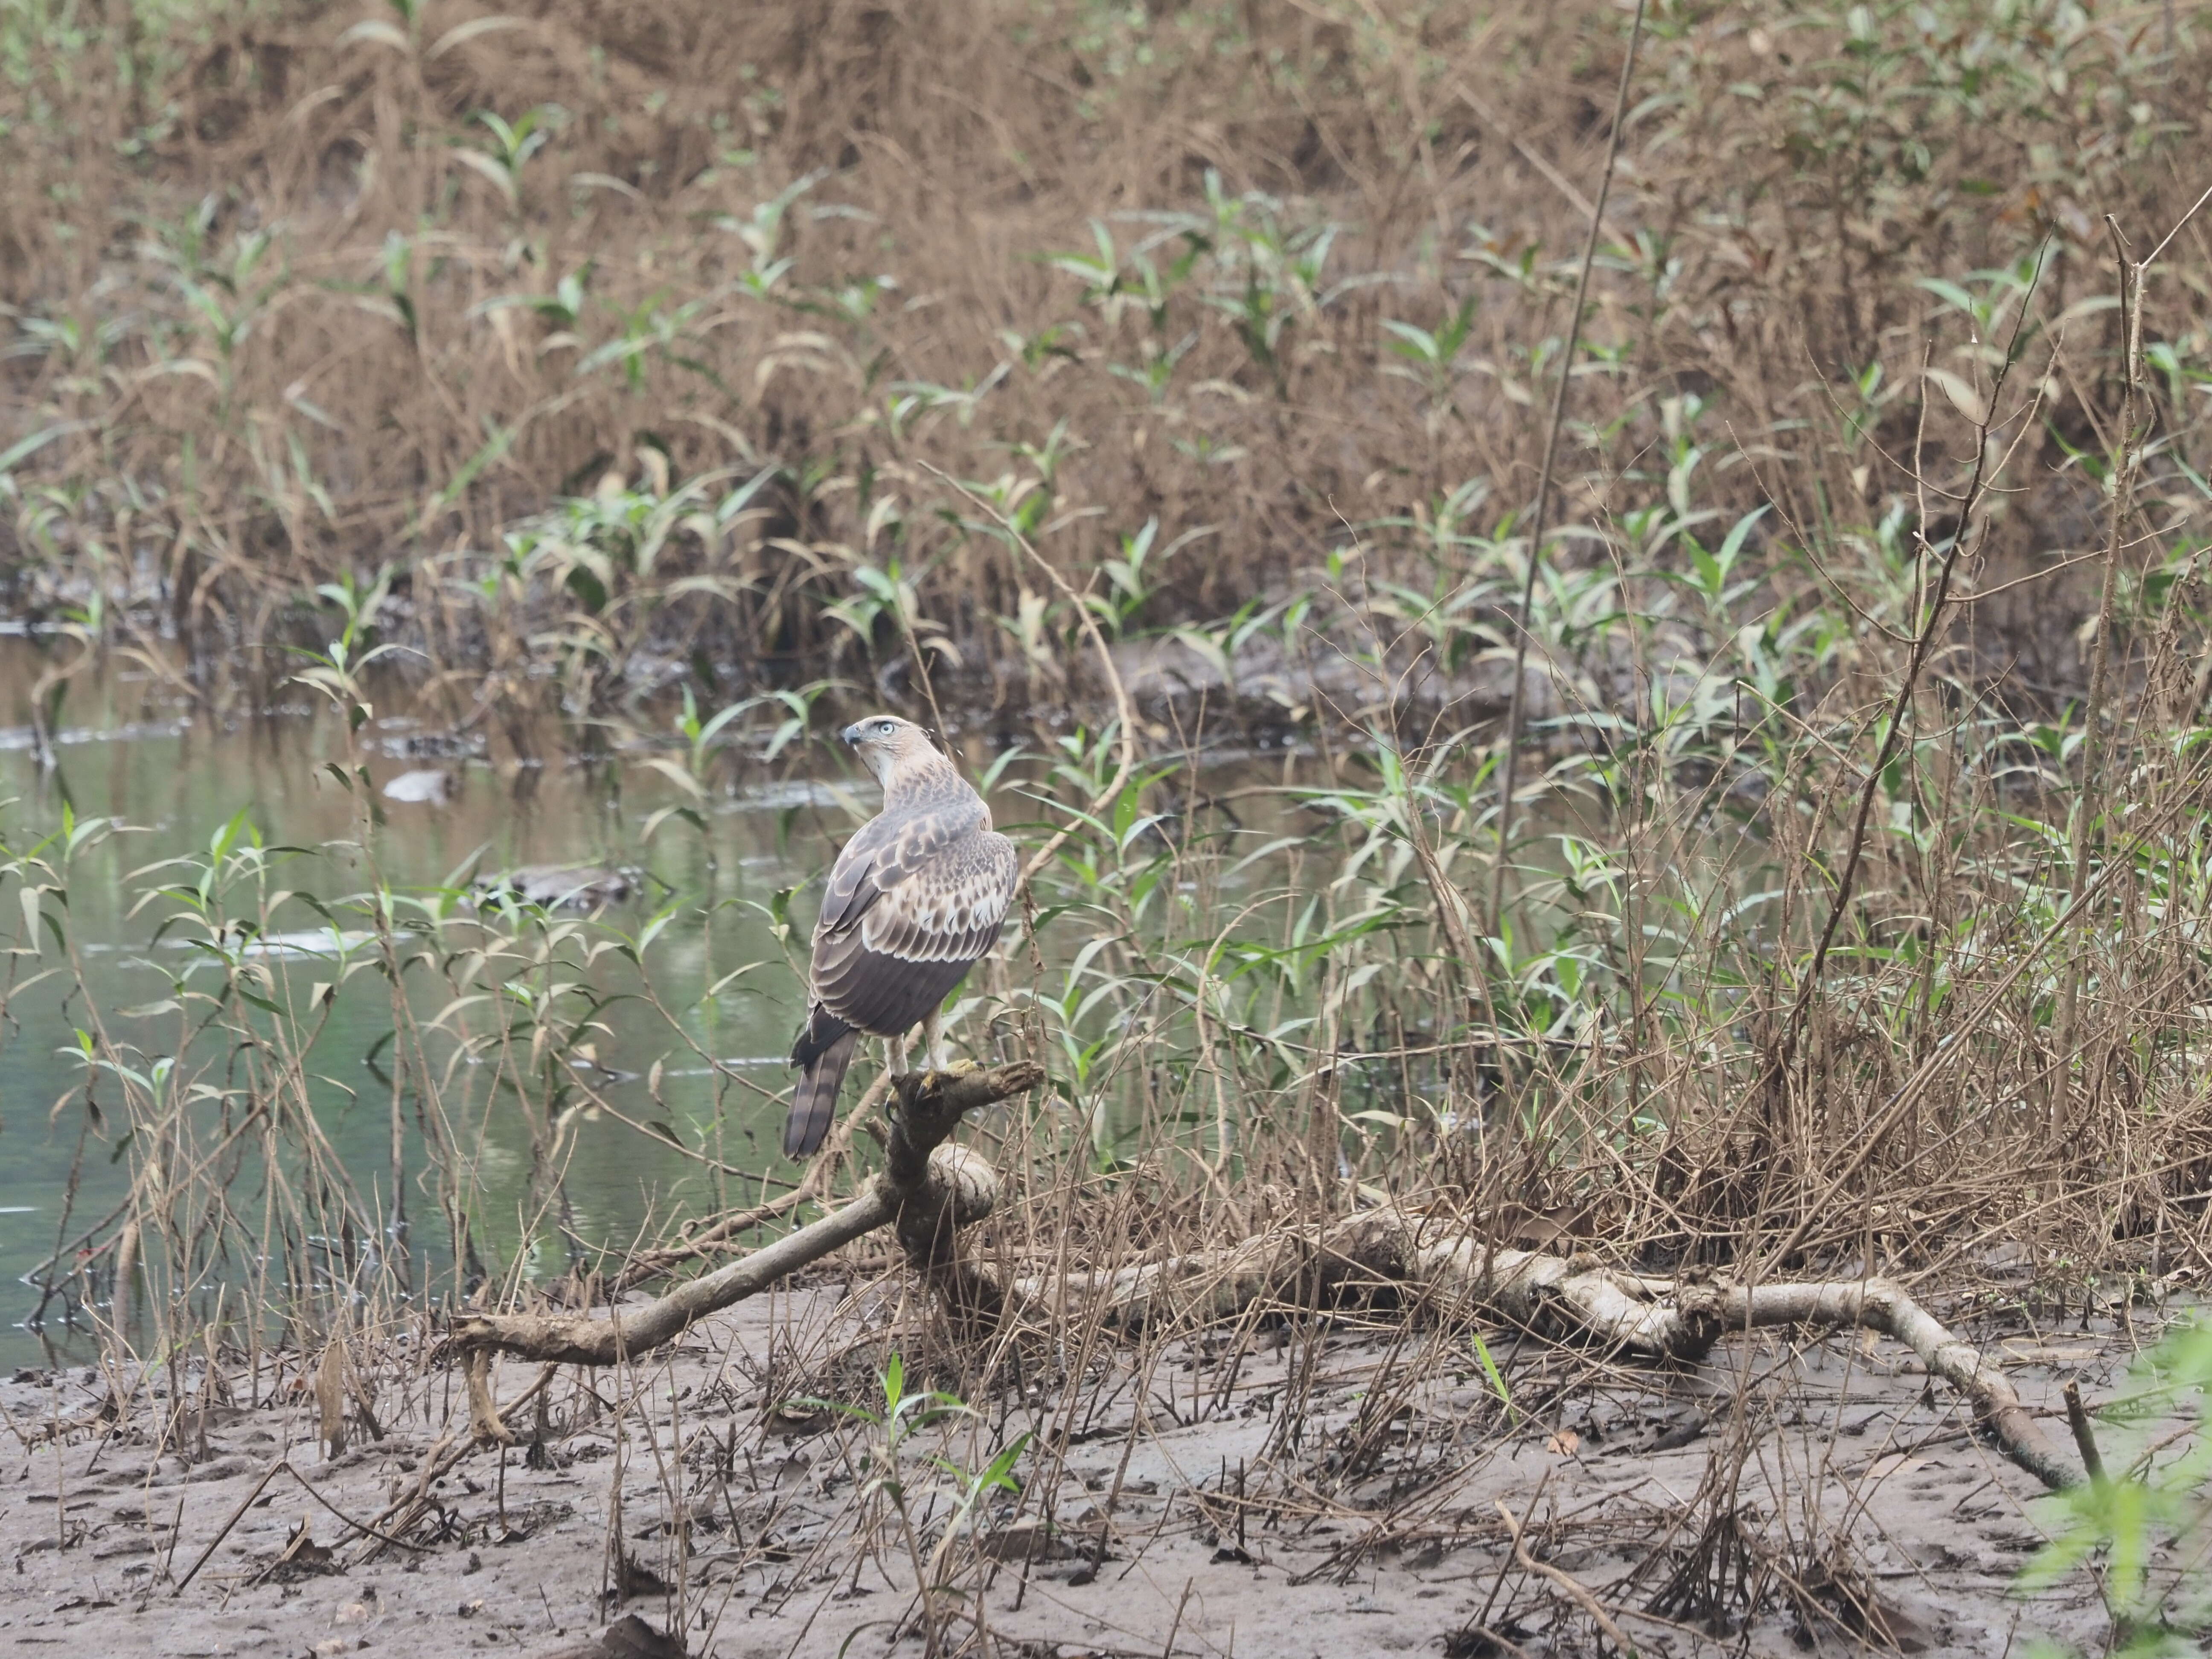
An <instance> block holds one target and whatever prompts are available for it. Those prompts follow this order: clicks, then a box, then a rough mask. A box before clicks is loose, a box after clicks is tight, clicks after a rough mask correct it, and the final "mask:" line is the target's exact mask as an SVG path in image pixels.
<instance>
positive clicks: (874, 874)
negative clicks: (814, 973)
mask: <svg viewBox="0 0 2212 1659" xmlns="http://www.w3.org/2000/svg"><path fill="white" fill-rule="evenodd" d="M989 822H990V816H989V814H988V813H987V812H986V811H984V809H983V803H982V802H981V800H977V799H973V798H972V797H971V798H970V799H969V800H968V801H965V802H960V803H957V804H956V805H953V806H952V807H951V808H949V809H945V810H939V811H930V812H920V813H912V814H899V813H892V812H884V813H882V814H879V815H878V816H877V817H872V818H870V819H869V820H868V821H867V823H864V824H862V825H861V826H860V833H859V834H857V835H855V836H854V837H853V839H852V840H850V841H848V842H846V843H845V850H844V851H843V852H842V853H840V854H837V861H836V864H834V865H832V866H830V868H829V884H828V886H827V888H826V889H825V890H824V891H823V895H822V914H821V915H820V916H819V917H817V919H816V921H815V923H814V938H815V942H816V944H817V945H819V944H820V942H821V940H822V939H823V937H824V936H825V935H827V934H831V933H846V932H849V931H850V930H851V929H852V928H854V927H857V926H859V925H860V920H861V918H862V917H864V916H865V915H867V913H868V912H869V910H870V909H872V908H873V907H874V905H875V903H876V902H877V901H878V899H880V898H881V897H882V896H884V893H885V892H887V891H889V890H890V889H892V888H894V887H897V886H900V885H902V884H904V883H905V882H906V881H907V879H908V878H909V877H911V876H912V875H913V874H914V872H915V871H917V870H919V869H920V868H921V866H924V865H926V864H927V863H928V862H929V861H930V860H932V859H933V858H934V857H936V855H937V854H939V853H940V852H942V851H944V850H945V848H947V847H950V846H952V845H955V844H957V842H960V841H962V840H963V839H965V838H967V837H969V836H973V835H975V833H976V831H977V830H978V829H981V828H982V827H983V826H985V825H987V824H988V823H989Z"/></svg>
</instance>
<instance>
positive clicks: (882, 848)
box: [783, 714, 1018, 1158]
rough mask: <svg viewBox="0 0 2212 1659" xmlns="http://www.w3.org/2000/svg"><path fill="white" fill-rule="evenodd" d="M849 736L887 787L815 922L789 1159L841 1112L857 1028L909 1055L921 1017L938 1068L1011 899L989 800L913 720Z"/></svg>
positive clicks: (1010, 858) (835, 870)
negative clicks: (957, 999)
mask: <svg viewBox="0 0 2212 1659" xmlns="http://www.w3.org/2000/svg"><path fill="white" fill-rule="evenodd" d="M843 735H844V738H845V741H846V742H847V743H848V744H851V745H852V746H853V749H854V752H855V753H857V754H858V755H859V756H860V760H861V762H862V763H863V764H865V765H866V767H867V769H869V770H870V771H872V772H873V773H874V774H875V775H876V781H878V783H880V784H882V785H883V787H884V810H883V811H881V812H879V813H878V814H877V815H876V817H872V818H871V819H870V820H869V821H868V822H867V823H866V824H864V825H863V826H861V829H860V834H858V835H856V836H854V837H853V839H852V840H851V841H849V842H846V843H845V850H844V851H843V852H842V853H840V854H838V855H837V862H836V865H834V866H832V867H831V869H830V871H829V888H828V890H826V891H825V892H824V893H823V896H822V915H821V919H820V920H819V921H817V922H816V923H815V924H814V960H813V963H812V966H811V969H810V971H809V974H808V987H807V1000H808V1003H809V1007H808V1010H807V1016H806V1029H805V1030H803V1031H801V1032H800V1033H799V1042H798V1043H797V1044H796V1045H795V1046H794V1047H793V1049H792V1051H791V1063H792V1064H793V1065H794V1066H804V1067H805V1072H804V1073H803V1074H802V1075H801V1076H800V1078H799V1090H798V1092H797V1093H796V1094H794V1095H793V1097H792V1101H791V1115H790V1116H789V1117H788V1118H787V1119H786V1120H785V1121H784V1125H783V1152H784V1156H785V1157H786V1158H806V1157H809V1156H811V1154H812V1153H813V1152H815V1151H816V1150H817V1148H818V1147H819V1146H821V1145H822V1141H823V1137H824V1136H825V1135H827V1134H828V1133H829V1125H830V1122H831V1121H832V1120H834V1119H835V1118H836V1115H837V1087H838V1085H840V1084H841V1083H842V1082H843V1081H844V1080H845V1068H846V1067H847V1066H849V1065H850V1064H852V1060H853V1049H854V1046H855V1045H857V1044H858V1043H859V1042H860V1036H861V1034H862V1033H863V1032H866V1033H867V1034H868V1035H870V1036H879V1037H882V1038H884V1039H885V1041H886V1042H887V1044H888V1046H889V1048H890V1063H891V1065H892V1066H893V1067H894V1069H903V1068H904V1066H905V1064H906V1037H907V1033H908V1032H909V1031H911V1030H913V1029H914V1028H915V1026H916V1025H917V1024H919V1025H921V1026H922V1028H923V1034H922V1040H923V1042H925V1043H926V1044H927V1047H928V1050H929V1063H930V1064H931V1065H932V1066H936V1067H938V1068H939V1069H942V1068H943V1066H944V1064H945V1061H944V1058H943V1055H942V1054H941V1053H940V1052H939V1049H940V1044H941V1042H942V1040H943V1039H942V1037H941V1036H940V1035H939V1030H938V1024H937V1022H938V1015H939V1011H940V1009H941V1006H942V1005H943V1003H944V1001H945V998H946V997H947V996H948V995H950V994H951V991H952V987H954V986H956V985H957V984H959V983H960V981H962V980H963V979H964V978H965V977H966V976H967V974H968V970H969V969H970V968H972V967H974V966H975V964H976V963H978V962H981V960H982V959H983V958H984V957H986V956H987V955H988V954H989V953H990V950H991V947H992V945H994V944H996V943H997V942H998V938H999V929H1000V927H1001V926H1002V925H1003V924H1004V923H1005V921H1006V906H1007V904H1008V903H1009V902H1012V898H1013V896H1014V883H1015V880H1016V878H1017V875H1018V863H1017V860H1016V859H1015V857H1014V844H1013V842H1010V841H1008V840H1007V839H1006V837H1005V836H1002V835H1000V834H999V833H998V832H997V831H996V830H994V829H992V828H991V809H990V808H989V807H988V806H986V805H984V804H983V798H982V797H981V795H979V794H977V793H975V790H974V789H972V788H970V787H969V784H968V781H967V780H966V779H965V778H963V777H962V776H961V775H960V774H959V772H958V771H957V769H955V768H954V766H953V764H952V763H951V761H950V760H948V759H946V758H945V756H943V755H942V754H939V752H938V750H937V747H936V745H935V744H932V743H931V742H930V740H929V738H928V736H927V733H925V732H923V731H922V729H921V727H920V726H915V725H914V724H913V723H912V722H911V721H908V720H899V719H896V718H895V717H894V716H892V715H889V714H877V715H872V716H871V717H870V718H868V719H866V720H861V721H860V722H859V723H858V724H856V725H853V726H847V727H846V728H845V731H844V733H843Z"/></svg>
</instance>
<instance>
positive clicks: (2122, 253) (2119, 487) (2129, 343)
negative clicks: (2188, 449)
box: [2051, 209, 2194, 1152]
mask: <svg viewBox="0 0 2212 1659" xmlns="http://www.w3.org/2000/svg"><path fill="white" fill-rule="evenodd" d="M2191 211H2192V212H2193V211H2194V209H2192V210H2191ZM2105 223H2106V227H2107V228H2109V229H2110V230H2111V232H2112V256H2113V258H2115V259H2116V260H2117V261H2118V264H2119V268H2120V349H2121V352H2122V354H2123V357H2124V362H2123V363H2122V372H2123V373H2124V374H2125V375H2126V379H2125V380H2124V382H2123V386H2124V391H2123V392H2122V393H2121V398H2120V447H2119V453H2118V456H2117V457H2115V458H2114V461H2113V473H2112V522H2111V524H2110V525H2109V526H2107V527H2106V532H2105V574H2104V582H2103V586H2101V588H2100V590H2099V592H2098V596H2097V641H2096V645H2095V647H2094V649H2093V650H2092V652H2091V653H2090V656H2089V699H2088V702H2087V705H2086V706H2085V707H2084V708H2083V709H2082V711H2081V720H2082V737H2081V795H2080V797H2079V798H2078V799H2076V800H2075V804H2074V829H2073V835H2072V836H2071V837H2070V838H2069V846H2068V848H2067V851H2068V854H2069V859H2070V860H2071V862H2072V865H2073V869H2072V872H2071V880H2070V883H2069V886H2068V889H2067V894H2066V898H2067V902H2068V904H2069V905H2077V904H2079V903H2080V902H2081V892H2082V889H2083V888H2084V887H2085V886H2086V885H2087V883H2088V879H2089V854H2090V846H2089V838H2090V828H2091V825H2092V824H2093V823H2094V822H2095V821H2096V820H2097V818H2098V817H2099V816H2100V813H2101V812H2102V811H2103V805H2104V793H2105V788H2104V785H2105V748H2106V744H2105V694H2106V678H2107V673H2108V670H2109V667H2110V665H2111V662H2112V597H2113V592H2114V590H2115V589H2116V588H2117V586H2118V579H2119V568H2120V544H2121V542H2122V541H2123V540H2124V539H2125V537H2126V533H2127V522H2128V519H2129V517H2130V514H2131V513H2132V512H2133V510H2134V506H2135V484H2136V462H2137V460H2138V459H2139V458H2138V455H2137V453H2136V396H2137V392H2138V391H2139V390H2140V387H2141V385H2142V374H2141V368H2140V366H2141V363H2142V278H2143V270H2144V269H2145V267H2146V266H2147V265H2148V263H2149V261H2148V260H2146V261H2145V262H2144V263H2143V264H2141V265H2138V264H2132V263H2130V260H2129V258H2128V251H2127V244H2126V243H2125V242H2124V240H2122V239H2121V236H2120V228H2119V226H2118V223H2117V222H2114V220H2113V218H2112V216H2111V215H2110V214H2106V216H2105ZM2168 240H2171V239H2170V238H2169V239H2168ZM2160 246H2161V247H2163V246H2165V244H2164V243H2160ZM2079 943H2080V942H2079V941H2078V940H2077V941H2076V944H2077V946H2078V945H2079ZM2080 1013H2081V951H2080V950H2079V949H2078V948H2077V949H2075V950H2074V951H2069V953H2068V955H2067V957H2066V969H2065V977H2064V979H2063V981H2061V984H2060V988H2059V1005H2058V1053H2057V1055H2056V1057H2055V1062H2054V1063H2055V1070H2054V1072H2053V1074H2052V1082H2051V1148H2052V1150H2053V1151H2054V1152H2056V1151H2058V1150H2059V1149H2060V1148H2062V1147H2063V1145H2064V1143H2065V1139H2066V1130H2067V1122H2068V1119H2069V1116H2070V1109H2071V1096H2072V1084H2073V1071H2074V1043H2075V1023H2076V1021H2077V1019H2078V1018H2079V1016H2080Z"/></svg>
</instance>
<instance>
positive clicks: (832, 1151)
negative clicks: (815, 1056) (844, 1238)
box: [607, 1072, 892, 1296]
mask: <svg viewBox="0 0 2212 1659" xmlns="http://www.w3.org/2000/svg"><path fill="white" fill-rule="evenodd" d="M891 1082H892V1078H891V1074H890V1073H889V1072H884V1073H879V1074H878V1076H877V1078H876V1080H875V1081H874V1082H872V1083H871V1084H870V1085H868V1086H867V1090H866V1092H865V1093H863V1094H862V1095H861V1097H860V1099H859V1101H858V1102H857V1103H854V1107H853V1109H852V1110H850V1111H848V1112H847V1113H846V1114H845V1115H844V1116H842V1117H841V1118H840V1119H838V1120H837V1126H836V1127H835V1128H834V1129H832V1130H831V1131H830V1132H829V1142H828V1144H827V1145H825V1146H823V1149H822V1150H821V1152H817V1154H816V1155H815V1157H814V1159H813V1162H812V1163H811V1164H808V1165H807V1169H806V1174H805V1176H804V1177H803V1178H802V1179H801V1180H800V1182H799V1185H797V1186H796V1187H794V1188H792V1189H791V1190H790V1191H789V1192H787V1193H785V1194H781V1196H780V1197H776V1198H770V1199H763V1200H762V1201H761V1202H760V1203H758V1204H756V1205H754V1206H752V1208H750V1209H749V1210H740V1211H738V1212H737V1213H736V1214H735V1215H727V1216H724V1217H723V1218H721V1219H720V1221H717V1222H714V1223H713V1224H712V1225H708V1226H705V1227H702V1228H701V1229H700V1230H699V1231H697V1232H696V1233H693V1234H691V1235H690V1237H687V1238H685V1239H684V1241H683V1243H679V1244H671V1245H668V1246H666V1247H665V1248H663V1249H653V1250H640V1251H638V1252H637V1253H636V1254H635V1255H632V1256H631V1257H630V1258H629V1261H625V1262H623V1265H622V1268H621V1270H620V1271H619V1272H617V1273H616V1274H615V1276H614V1277H613V1278H612V1279H609V1280H608V1281H607V1292H608V1294H609V1295H611V1296H620V1295H622V1294H623V1292H624V1291H631V1290H635V1289H636V1288H637V1286H639V1285H642V1284H643V1283H645V1281H646V1280H647V1279H659V1278H660V1277H662V1276H663V1275H664V1274H666V1273H673V1272H674V1271H675V1270H676V1269H677V1268H678V1267H683V1266H684V1265H685V1264H686V1263H688V1262H692V1261H698V1260H700V1259H701V1258H702V1257H703V1256H706V1255H709V1254H718V1253H721V1252H725V1251H727V1250H730V1249H735V1248H736V1245H737V1241H738V1239H740V1238H742V1237H744V1235H745V1234H747V1233H749V1232H750V1231H752V1230H753V1229H754V1228H756V1227H757V1226H759V1225H761V1224H762V1223H763V1222H765V1221H775V1220H777V1219H779V1218H781V1217H784V1216H787V1215H789V1214H790V1213H791V1212H793V1210H796V1209H799V1208H801V1207H803V1206H805V1205H808V1204H811V1203H812V1202H813V1201H814V1200H816V1199H817V1198H819V1197H821V1196H822V1193H823V1188H825V1187H826V1186H827V1185H828V1184H829V1177H830V1176H831V1174H832V1173H833V1172H834V1171H835V1170H836V1168H837V1166H838V1165H839V1164H841V1163H842V1161H843V1157H844V1153H845V1151H846V1149H847V1148H848V1146H850V1145H851V1144H852V1139H853V1131H854V1129H855V1128H856V1127H859V1126H860V1124H863V1123H868V1122H872V1118H871V1117H870V1114H871V1113H872V1111H873V1110H874V1109H875V1107H876V1106H877V1104H878V1103H880V1102H881V1101H882V1099H883V1097H884V1096H885V1095H887V1094H889V1093H890V1085H891Z"/></svg>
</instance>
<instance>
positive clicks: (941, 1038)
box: [921, 1009, 976, 1077]
mask: <svg viewBox="0 0 2212 1659" xmlns="http://www.w3.org/2000/svg"><path fill="white" fill-rule="evenodd" d="M921 1041H922V1045H923V1048H922V1053H923V1057H924V1060H925V1062H926V1063H927V1066H928V1067H929V1069H930V1070H931V1071H932V1072H936V1073H943V1074H944V1075H945V1076H947V1077H958V1076H960V1075H961V1074H962V1073H966V1072H972V1071H975V1069H976V1066H975V1061H974V1060H954V1059H952V1058H951V1056H950V1055H949V1054H946V1052H945V1012H944V1010H942V1009H939V1010H938V1011H937V1012H934V1013H933V1014H931V1015H930V1017H929V1018H927V1019H926V1020H924V1021H922V1023H921Z"/></svg>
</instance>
